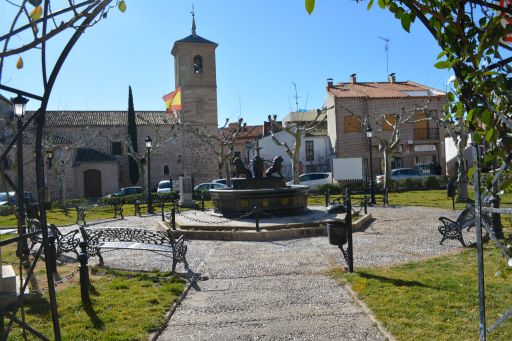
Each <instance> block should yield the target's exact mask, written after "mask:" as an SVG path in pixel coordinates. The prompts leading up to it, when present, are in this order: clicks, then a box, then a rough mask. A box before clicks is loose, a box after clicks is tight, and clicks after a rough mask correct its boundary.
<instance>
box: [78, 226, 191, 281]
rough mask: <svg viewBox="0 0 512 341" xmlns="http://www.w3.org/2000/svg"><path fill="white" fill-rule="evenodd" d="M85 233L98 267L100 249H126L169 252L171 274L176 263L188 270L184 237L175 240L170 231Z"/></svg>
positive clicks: (141, 230) (127, 229) (125, 230)
mask: <svg viewBox="0 0 512 341" xmlns="http://www.w3.org/2000/svg"><path fill="white" fill-rule="evenodd" d="M85 231H86V234H87V237H86V238H87V244H88V250H90V251H89V252H90V253H91V254H90V256H98V258H99V261H100V265H103V256H102V255H101V250H102V249H126V250H146V251H152V252H170V253H172V271H173V272H174V271H175V270H176V265H177V264H178V263H183V264H184V265H185V268H186V269H188V262H187V259H186V255H187V245H185V236H184V235H181V236H180V237H178V238H177V239H176V238H174V236H173V233H172V232H171V231H170V230H167V232H160V231H150V230H143V229H130V228H98V229H85Z"/></svg>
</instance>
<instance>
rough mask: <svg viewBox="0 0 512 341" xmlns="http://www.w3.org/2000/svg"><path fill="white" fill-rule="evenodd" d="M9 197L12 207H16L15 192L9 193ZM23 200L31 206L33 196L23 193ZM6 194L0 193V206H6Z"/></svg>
mask: <svg viewBox="0 0 512 341" xmlns="http://www.w3.org/2000/svg"><path fill="white" fill-rule="evenodd" d="M9 196H10V197H11V202H12V204H13V205H16V192H9ZM23 198H24V199H25V203H26V204H32V203H34V202H35V200H34V196H33V195H32V193H30V192H23ZM7 204H8V201H7V193H6V192H2V193H0V206H4V205H7Z"/></svg>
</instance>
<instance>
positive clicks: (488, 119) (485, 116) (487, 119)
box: [482, 110, 492, 124]
mask: <svg viewBox="0 0 512 341" xmlns="http://www.w3.org/2000/svg"><path fill="white" fill-rule="evenodd" d="M491 119H492V116H491V112H490V111H489V110H486V111H484V113H483V114H482V123H484V124H491Z"/></svg>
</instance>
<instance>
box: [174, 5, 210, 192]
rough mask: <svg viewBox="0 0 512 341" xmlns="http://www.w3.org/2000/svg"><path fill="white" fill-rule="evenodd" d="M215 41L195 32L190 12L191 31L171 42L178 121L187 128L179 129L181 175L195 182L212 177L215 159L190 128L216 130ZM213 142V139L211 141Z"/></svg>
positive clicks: (194, 24) (193, 17) (193, 19)
mask: <svg viewBox="0 0 512 341" xmlns="http://www.w3.org/2000/svg"><path fill="white" fill-rule="evenodd" d="M217 46H218V45H217V44H216V43H214V42H212V41H209V40H207V39H205V38H203V37H201V36H199V35H197V33H196V22H195V13H194V12H192V34H191V35H189V36H188V37H186V38H183V39H181V40H178V41H176V42H175V43H174V46H173V48H172V50H171V54H172V55H173V56H174V76H175V83H176V84H175V85H176V88H178V87H181V101H182V110H181V112H180V121H181V123H182V124H187V126H189V127H190V128H188V129H186V130H183V132H184V134H183V136H182V137H183V140H182V141H181V144H182V146H181V162H182V170H183V173H184V175H187V176H191V177H192V178H193V181H194V182H195V183H196V184H197V183H199V182H205V181H206V182H208V181H211V180H212V179H215V178H216V177H217V175H218V160H217V157H216V155H215V154H214V153H213V151H212V149H211V148H210V147H208V146H207V145H205V143H203V142H202V141H200V140H199V139H198V138H197V137H196V136H194V135H193V134H192V133H191V132H190V131H191V130H193V129H195V128H198V129H200V130H202V131H205V130H206V131H207V132H208V133H209V134H214V133H216V131H217V128H218V124H217V76H216V65H215V49H216V48H217ZM212 142H214V141H212Z"/></svg>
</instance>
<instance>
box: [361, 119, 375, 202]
mask: <svg viewBox="0 0 512 341" xmlns="http://www.w3.org/2000/svg"><path fill="white" fill-rule="evenodd" d="M364 127H365V129H366V137H367V138H368V147H369V148H370V164H369V167H370V204H371V205H375V204H376V203H377V202H376V201H375V188H374V186H373V157H372V137H373V130H372V126H371V125H370V119H369V117H368V116H366V119H365V120H364Z"/></svg>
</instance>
